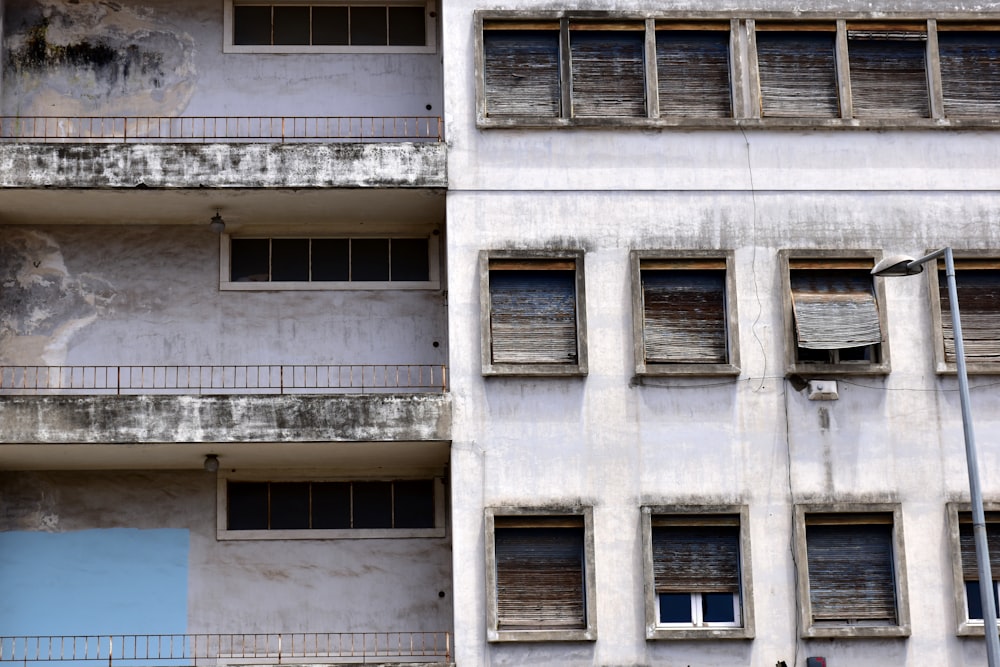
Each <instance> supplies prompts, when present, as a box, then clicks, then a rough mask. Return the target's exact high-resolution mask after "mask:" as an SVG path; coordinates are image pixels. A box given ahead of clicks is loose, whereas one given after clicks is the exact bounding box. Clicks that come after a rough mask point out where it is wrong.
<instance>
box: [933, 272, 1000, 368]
mask: <svg viewBox="0 0 1000 667" xmlns="http://www.w3.org/2000/svg"><path fill="white" fill-rule="evenodd" d="M937 268H938V270H937V272H936V274H935V273H934V272H929V273H930V276H931V284H930V291H931V306H932V312H933V316H934V320H935V321H936V322H938V323H939V325H938V327H937V328H936V330H935V338H936V345H935V359H936V362H937V370H938V372H939V373H952V372H955V332H954V327H953V325H952V318H951V300H950V298H949V292H948V277H947V275H946V274H945V269H944V262H938V264H937ZM955 287H956V289H957V292H958V305H959V315H960V318H961V325H962V342H963V344H964V349H965V363H966V367H967V369H968V372H969V373H982V374H987V373H994V374H996V373H1000V257H997V256H972V255H970V256H962V255H961V254H959V256H958V257H956V258H955Z"/></svg>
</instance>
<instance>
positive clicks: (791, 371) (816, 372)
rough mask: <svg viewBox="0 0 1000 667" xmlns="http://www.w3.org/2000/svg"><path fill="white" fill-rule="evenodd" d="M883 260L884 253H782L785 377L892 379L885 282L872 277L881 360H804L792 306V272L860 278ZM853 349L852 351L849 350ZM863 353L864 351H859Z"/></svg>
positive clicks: (836, 251)
mask: <svg viewBox="0 0 1000 667" xmlns="http://www.w3.org/2000/svg"><path fill="white" fill-rule="evenodd" d="M880 259H882V251H881V250H822V249H808V250H797V249H782V250H780V251H779V252H778V270H779V273H780V276H781V300H782V316H783V321H784V330H785V344H784V349H785V374H786V375H798V376H801V377H805V378H815V377H825V376H841V375H888V374H889V373H890V371H891V370H892V366H891V363H890V356H889V326H888V319H887V315H886V298H885V285H884V281H883V279H881V278H878V279H876V278H875V277H872V278H871V280H872V294H873V295H874V299H875V304H876V307H877V309H878V322H879V329H880V334H881V339H882V342H881V343H877V344H875V345H873V346H869V347H873V348H874V349H873V352H874V354H875V356H877V359H874V360H842V361H815V360H804V359H802V358H801V357H800V351H799V350H800V348H799V347H798V345H797V341H798V335H797V333H796V331H797V329H796V322H795V313H794V309H793V302H792V277H791V271H792V270H796V271H799V270H801V271H810V270H816V271H836V270H842V269H843V270H848V271H851V272H853V273H854V274H856V275H858V274H860V273H861V272H863V271H870V270H871V268H872V267H874V266H875V264H876V263H877V262H878V261H879V260H880ZM848 349H852V348H848ZM858 349H860V348H858Z"/></svg>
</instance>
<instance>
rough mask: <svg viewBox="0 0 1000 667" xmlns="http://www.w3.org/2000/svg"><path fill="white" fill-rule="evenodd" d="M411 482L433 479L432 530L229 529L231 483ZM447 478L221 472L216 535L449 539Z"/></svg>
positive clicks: (241, 537) (437, 475) (430, 475)
mask: <svg viewBox="0 0 1000 667" xmlns="http://www.w3.org/2000/svg"><path fill="white" fill-rule="evenodd" d="M409 479H414V480H419V479H433V480H434V527H433V528H357V529H355V528H341V529H301V530H284V529H282V530H229V528H228V525H227V521H228V517H229V495H228V486H229V482H277V483H281V482H394V481H405V480H409ZM446 496H447V494H446V493H445V488H444V478H443V477H442V476H441V471H440V470H438V471H435V472H434V473H430V472H429V473H427V474H424V475H420V474H414V473H413V472H412V471H410V472H409V474H400V475H391V474H387V475H380V476H378V477H366V476H363V475H350V476H326V475H317V474H316V473H315V472H313V471H284V470H283V471H281V474H280V475H275V474H268V473H267V472H257V471H235V472H229V471H222V470H220V471H219V474H218V479H217V484H216V508H217V511H216V534H215V537H216V539H217V540H220V541H229V540H233V541H236V540H242V541H249V540H331V539H412V538H441V537H446V536H447V519H446V512H445V502H446Z"/></svg>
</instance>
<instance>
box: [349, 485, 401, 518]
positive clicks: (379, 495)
mask: <svg viewBox="0 0 1000 667" xmlns="http://www.w3.org/2000/svg"><path fill="white" fill-rule="evenodd" d="M352 486H353V487H354V489H353V491H354V527H355V528H392V483H391V482H355V483H354V484H353V485H352Z"/></svg>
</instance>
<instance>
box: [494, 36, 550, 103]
mask: <svg viewBox="0 0 1000 667" xmlns="http://www.w3.org/2000/svg"><path fill="white" fill-rule="evenodd" d="M483 77H484V82H485V93H486V115H487V116H494V117H495V116H533V117H542V118H556V117H558V116H559V99H560V93H559V32H558V30H484V31H483Z"/></svg>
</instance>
